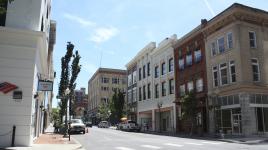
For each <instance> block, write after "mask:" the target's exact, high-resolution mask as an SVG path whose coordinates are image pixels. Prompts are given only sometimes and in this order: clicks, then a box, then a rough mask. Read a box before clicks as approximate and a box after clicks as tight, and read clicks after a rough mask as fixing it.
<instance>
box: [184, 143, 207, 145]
mask: <svg viewBox="0 0 268 150" xmlns="http://www.w3.org/2000/svg"><path fill="white" fill-rule="evenodd" d="M185 144H189V145H203V144H199V143H185Z"/></svg>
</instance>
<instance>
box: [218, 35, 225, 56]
mask: <svg viewBox="0 0 268 150" xmlns="http://www.w3.org/2000/svg"><path fill="white" fill-rule="evenodd" d="M218 49H219V53H224V51H225V48H224V37H221V38H219V39H218Z"/></svg>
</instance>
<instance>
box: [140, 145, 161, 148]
mask: <svg viewBox="0 0 268 150" xmlns="http://www.w3.org/2000/svg"><path fill="white" fill-rule="evenodd" d="M141 147H146V148H151V149H160V148H161V147H158V146H153V145H141Z"/></svg>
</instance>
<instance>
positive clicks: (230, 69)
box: [229, 61, 236, 83]
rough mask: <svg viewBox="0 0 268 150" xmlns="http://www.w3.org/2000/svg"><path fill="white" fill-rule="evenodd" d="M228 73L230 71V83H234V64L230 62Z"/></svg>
mask: <svg viewBox="0 0 268 150" xmlns="http://www.w3.org/2000/svg"><path fill="white" fill-rule="evenodd" d="M229 71H230V79H231V81H230V82H231V83H234V82H236V74H235V62H234V61H230V63H229Z"/></svg>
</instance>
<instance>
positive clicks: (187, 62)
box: [186, 53, 192, 66]
mask: <svg viewBox="0 0 268 150" xmlns="http://www.w3.org/2000/svg"><path fill="white" fill-rule="evenodd" d="M186 65H187V66H191V65H192V54H191V53H190V54H188V55H186Z"/></svg>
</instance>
